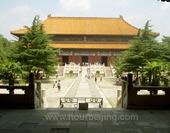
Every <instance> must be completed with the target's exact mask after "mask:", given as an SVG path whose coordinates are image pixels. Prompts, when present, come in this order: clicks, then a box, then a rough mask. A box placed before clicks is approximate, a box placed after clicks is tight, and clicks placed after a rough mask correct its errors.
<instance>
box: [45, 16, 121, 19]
mask: <svg viewBox="0 0 170 133" xmlns="http://www.w3.org/2000/svg"><path fill="white" fill-rule="evenodd" d="M48 18H49V19H56V18H57V19H121V18H112V17H59V16H58V17H48Z"/></svg>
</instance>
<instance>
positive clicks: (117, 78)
mask: <svg viewBox="0 0 170 133" xmlns="http://www.w3.org/2000/svg"><path fill="white" fill-rule="evenodd" d="M119 81H120V79H119V76H118V75H117V77H116V85H118V84H119Z"/></svg>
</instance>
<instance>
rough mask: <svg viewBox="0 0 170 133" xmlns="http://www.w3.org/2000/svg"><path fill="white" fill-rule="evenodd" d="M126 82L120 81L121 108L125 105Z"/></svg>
mask: <svg viewBox="0 0 170 133" xmlns="http://www.w3.org/2000/svg"><path fill="white" fill-rule="evenodd" d="M126 84H127V82H126V81H122V94H121V96H122V101H121V104H122V107H123V108H126V107H127V88H126Z"/></svg>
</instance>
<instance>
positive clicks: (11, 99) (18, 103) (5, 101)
mask: <svg viewBox="0 0 170 133" xmlns="http://www.w3.org/2000/svg"><path fill="white" fill-rule="evenodd" d="M0 90H1V91H0V108H4V107H5V108H35V85H34V75H33V74H32V73H31V74H30V82H29V85H28V86H12V85H10V86H7V85H1V86H0ZM18 90H20V92H19V93H17V91H18ZM21 92H22V93H21Z"/></svg>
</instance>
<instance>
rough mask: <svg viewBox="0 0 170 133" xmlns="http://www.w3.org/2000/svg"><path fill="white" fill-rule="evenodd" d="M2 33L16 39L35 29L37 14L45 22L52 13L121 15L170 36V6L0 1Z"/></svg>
mask: <svg viewBox="0 0 170 133" xmlns="http://www.w3.org/2000/svg"><path fill="white" fill-rule="evenodd" d="M0 7H1V8H0V34H2V35H3V36H4V37H6V38H7V39H9V40H14V39H15V38H14V37H13V36H12V35H11V34H10V31H12V30H18V29H21V28H23V26H24V25H27V26H31V24H32V20H33V18H34V16H35V15H40V19H41V20H42V21H44V20H45V19H46V18H47V15H48V14H51V15H52V16H62V17H113V18H119V16H120V15H122V16H123V18H124V19H125V20H126V21H127V22H128V23H129V24H131V25H133V26H135V27H137V28H143V27H144V25H145V23H146V21H147V20H151V25H153V28H152V29H153V31H154V32H159V33H160V37H158V40H161V38H162V36H163V35H165V36H170V3H168V2H161V1H158V0H0Z"/></svg>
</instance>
